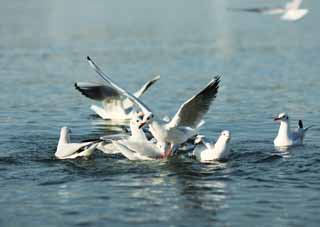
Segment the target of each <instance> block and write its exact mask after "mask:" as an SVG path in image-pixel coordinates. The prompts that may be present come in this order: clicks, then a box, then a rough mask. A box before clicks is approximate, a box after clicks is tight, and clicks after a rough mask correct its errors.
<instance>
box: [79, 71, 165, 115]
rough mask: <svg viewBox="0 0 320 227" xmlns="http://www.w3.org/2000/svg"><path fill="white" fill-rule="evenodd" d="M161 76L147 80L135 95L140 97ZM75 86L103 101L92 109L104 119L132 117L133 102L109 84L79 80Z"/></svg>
mask: <svg viewBox="0 0 320 227" xmlns="http://www.w3.org/2000/svg"><path fill="white" fill-rule="evenodd" d="M159 79H160V76H156V77H154V78H153V79H152V80H149V81H148V82H146V83H145V84H144V85H143V86H142V87H141V88H140V89H139V90H138V91H137V92H135V93H134V96H135V97H137V98H140V97H141V96H142V95H143V94H144V93H145V92H146V91H147V90H148V89H149V88H150V87H151V86H152V85H153V84H154V83H155V82H156V81H158V80H159ZM74 86H75V88H76V89H77V90H78V91H80V92H81V94H83V95H84V96H86V97H88V98H90V99H93V100H96V101H101V102H102V106H103V108H102V107H99V106H96V105H91V107H90V108H91V109H92V110H93V111H94V112H95V113H96V114H97V115H98V116H99V117H101V118H102V119H111V120H112V119H113V120H125V119H130V117H131V114H132V112H133V108H132V105H133V104H132V102H131V101H130V100H129V99H128V98H127V97H125V96H123V95H122V94H121V93H119V92H118V91H117V90H116V89H114V88H113V87H112V86H109V85H103V84H99V83H90V82H77V83H75V84H74Z"/></svg>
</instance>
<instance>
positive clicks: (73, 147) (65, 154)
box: [55, 127, 100, 159]
mask: <svg viewBox="0 0 320 227" xmlns="http://www.w3.org/2000/svg"><path fill="white" fill-rule="evenodd" d="M70 133H71V130H70V129H69V128H67V127H62V128H61V131H60V138H59V143H58V146H57V150H56V153H55V156H56V157H57V158H58V159H74V158H78V157H89V156H90V155H91V154H92V152H93V151H94V150H95V149H96V147H97V146H98V144H99V142H100V141H90V142H82V143H71V142H70Z"/></svg>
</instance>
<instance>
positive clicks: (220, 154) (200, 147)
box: [192, 130, 231, 162]
mask: <svg viewBox="0 0 320 227" xmlns="http://www.w3.org/2000/svg"><path fill="white" fill-rule="evenodd" d="M230 140H231V133H230V132H229V131H227V130H224V131H222V132H221V134H220V136H219V138H218V140H217V141H216V143H215V144H211V143H209V142H207V141H205V140H204V136H197V138H196V139H195V144H196V147H195V148H194V150H193V152H192V156H193V157H195V158H196V159H197V160H198V161H200V162H207V161H214V160H217V161H222V160H226V159H227V158H228V156H229V155H230V145H229V142H230Z"/></svg>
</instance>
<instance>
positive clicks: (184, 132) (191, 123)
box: [87, 57, 220, 156]
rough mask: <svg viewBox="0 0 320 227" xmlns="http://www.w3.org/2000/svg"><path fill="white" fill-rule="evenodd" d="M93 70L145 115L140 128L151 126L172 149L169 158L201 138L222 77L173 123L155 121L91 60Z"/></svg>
mask: <svg viewBox="0 0 320 227" xmlns="http://www.w3.org/2000/svg"><path fill="white" fill-rule="evenodd" d="M87 60H88V62H89V64H90V65H91V67H93V69H94V70H95V71H96V72H97V73H98V74H99V75H100V76H101V77H102V78H103V79H104V80H106V81H107V82H108V83H109V84H111V85H112V86H113V87H114V88H115V89H117V90H118V91H119V92H120V93H122V94H123V95H125V96H127V97H128V98H129V99H130V100H131V101H132V102H134V103H135V104H136V106H138V107H139V108H140V109H141V111H142V112H143V119H142V121H141V123H140V126H139V127H140V128H141V127H143V126H144V125H145V124H148V125H149V129H150V132H151V133H152V135H153V136H154V138H155V139H156V140H157V142H158V143H165V144H167V146H168V147H169V149H168V150H167V151H166V156H170V155H171V154H172V151H173V150H174V148H175V146H176V145H180V144H182V143H184V142H185V141H187V140H188V139H189V138H191V137H192V136H194V135H196V134H197V128H198V126H199V125H201V124H202V119H203V117H204V115H205V114H206V113H207V112H208V110H209V108H210V104H211V102H212V101H213V100H214V99H215V98H216V95H217V93H218V89H219V83H220V77H219V76H217V77H215V79H213V80H211V81H210V82H209V84H208V85H207V86H206V87H205V88H204V89H202V90H201V91H200V92H199V93H198V94H196V95H195V96H193V97H192V98H190V99H189V100H187V101H186V102H185V103H184V104H182V105H181V106H180V108H179V110H178V112H177V113H176V114H175V116H174V117H173V118H172V119H171V121H170V122H163V121H161V120H158V119H155V117H154V115H153V112H152V111H151V110H150V109H149V107H147V106H146V105H145V104H144V103H143V102H142V101H141V100H140V99H138V98H136V97H135V96H134V95H132V94H130V93H129V92H128V91H126V90H124V89H123V88H121V87H120V86H118V85H117V84H116V83H114V82H113V81H112V80H111V79H110V77H108V76H107V75H106V74H105V73H104V72H103V71H102V70H101V69H100V68H99V67H98V66H97V65H96V64H95V63H94V62H93V61H92V60H91V59H90V57H87Z"/></svg>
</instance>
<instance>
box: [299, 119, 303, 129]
mask: <svg viewBox="0 0 320 227" xmlns="http://www.w3.org/2000/svg"><path fill="white" fill-rule="evenodd" d="M298 124H299V128H303V122H302V120H299V123H298Z"/></svg>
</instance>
